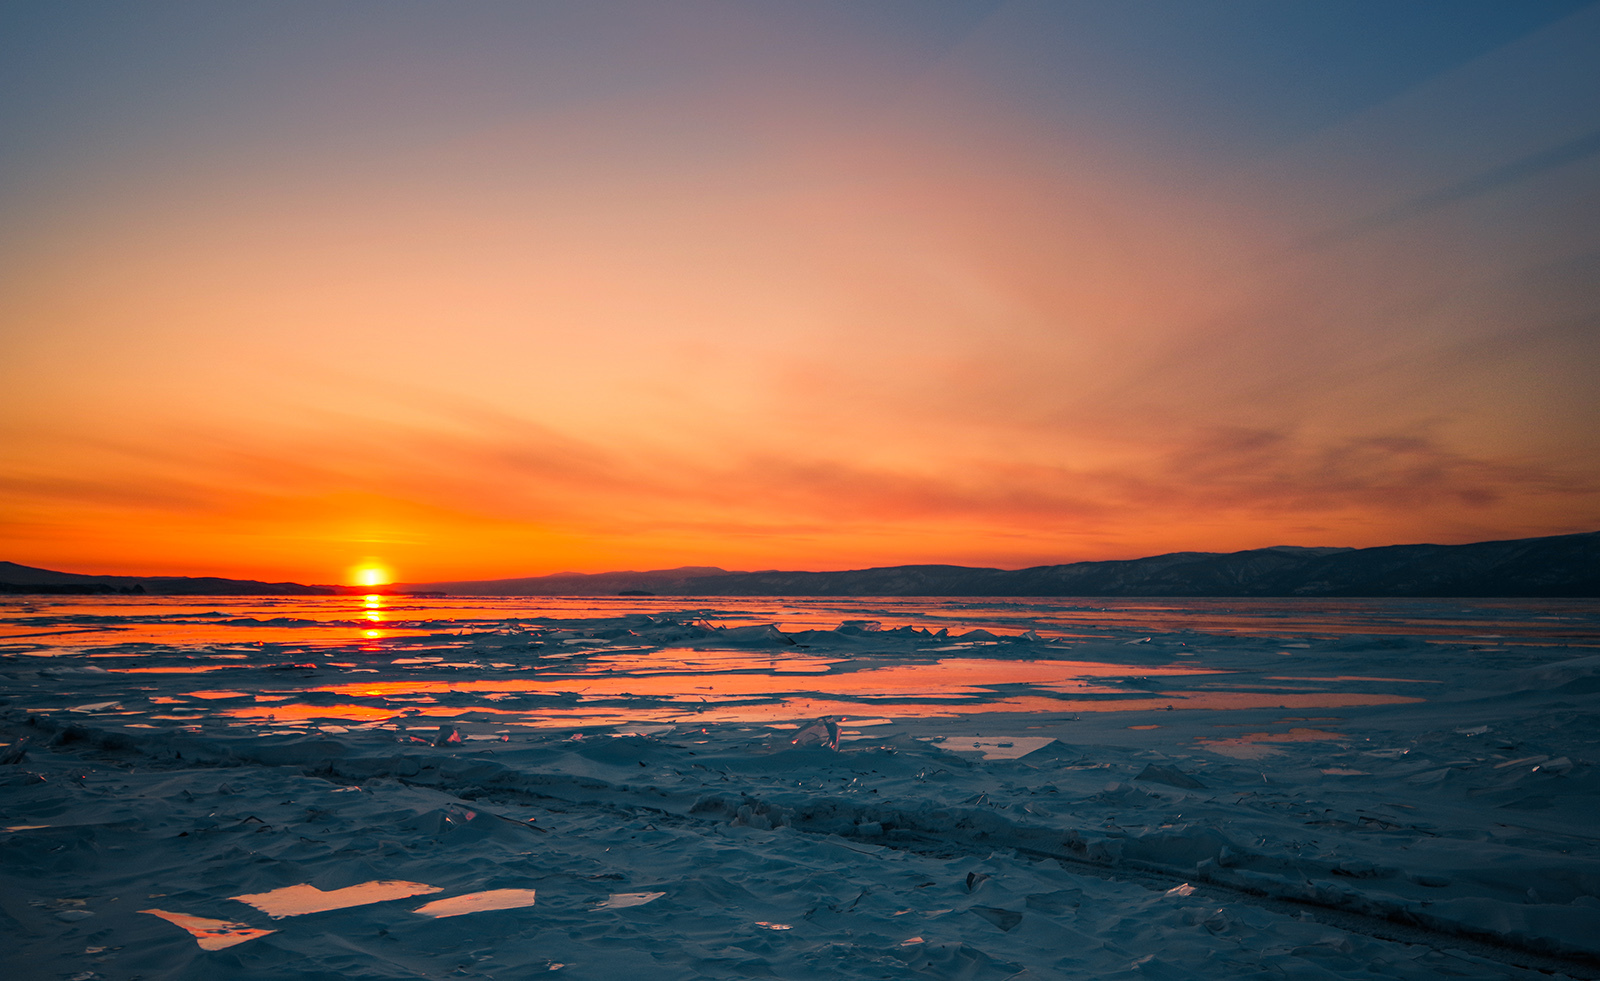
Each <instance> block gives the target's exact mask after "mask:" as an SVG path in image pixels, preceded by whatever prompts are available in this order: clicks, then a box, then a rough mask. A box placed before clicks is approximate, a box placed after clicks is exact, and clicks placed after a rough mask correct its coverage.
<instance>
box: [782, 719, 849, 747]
mask: <svg viewBox="0 0 1600 981" xmlns="http://www.w3.org/2000/svg"><path fill="white" fill-rule="evenodd" d="M789 742H790V743H791V744H792V745H795V746H822V747H824V748H827V749H838V748H839V723H838V721H837V720H835V719H834V717H833V716H831V715H824V716H823V717H822V718H820V719H818V720H816V721H815V722H812V723H810V724H808V725H805V726H802V727H801V729H800V731H799V732H797V733H795V734H794V738H793V739H791V740H789Z"/></svg>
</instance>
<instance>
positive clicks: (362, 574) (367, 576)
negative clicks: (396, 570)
mask: <svg viewBox="0 0 1600 981" xmlns="http://www.w3.org/2000/svg"><path fill="white" fill-rule="evenodd" d="M392 578H393V577H391V576H390V575H389V570H388V569H385V568H384V567H383V566H381V565H372V564H365V565H360V566H357V567H356V571H355V580H356V585H357V586H385V585H388V584H389V582H390V581H391V579H392Z"/></svg>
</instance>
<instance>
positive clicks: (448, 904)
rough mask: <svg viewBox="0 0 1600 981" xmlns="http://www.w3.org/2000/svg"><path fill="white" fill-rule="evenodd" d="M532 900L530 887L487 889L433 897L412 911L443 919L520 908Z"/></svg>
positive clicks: (529, 903) (530, 904) (532, 893)
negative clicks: (443, 897)
mask: <svg viewBox="0 0 1600 981" xmlns="http://www.w3.org/2000/svg"><path fill="white" fill-rule="evenodd" d="M533 901H534V890H532V889H489V890H486V891H484V892H469V893H467V894H466V895H465V896H451V897H450V898H449V899H435V900H434V901H433V902H431V903H426V904H424V905H422V906H418V907H417V908H416V909H415V910H413V911H412V912H414V913H421V914H422V915H423V916H432V917H435V918H438V919H443V918H445V917H447V916H462V915H465V914H467V913H485V912H488V911H490V910H497V909H522V908H524V907H527V906H532V905H533Z"/></svg>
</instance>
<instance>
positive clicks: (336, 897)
mask: <svg viewBox="0 0 1600 981" xmlns="http://www.w3.org/2000/svg"><path fill="white" fill-rule="evenodd" d="M440 891H441V890H440V888H439V887H438V886H430V885H428V884H426V883H422V882H404V881H401V880H396V879H381V880H374V881H372V882H363V883H361V884H360V885H356V886H346V887H345V888H343V889H334V890H331V891H329V892H323V891H322V890H321V889H318V888H317V887H316V886H312V885H298V886H284V887H283V888H282V889H274V890H272V891H271V892H259V893H247V894H245V895H243V896H232V897H230V898H232V899H236V900H238V901H239V902H241V903H249V904H250V905H251V906H254V907H255V908H256V909H258V910H260V911H261V912H263V913H265V914H267V915H268V916H270V917H272V918H273V919H274V920H281V919H283V918H284V917H286V916H302V915H304V914H306V913H321V912H323V911H325V910H330V909H345V908H347V907H350V906H365V905H367V904H368V903H386V902H388V901H389V900H391V899H406V898H407V897H410V896H423V895H426V894H428V893H430V892H440Z"/></svg>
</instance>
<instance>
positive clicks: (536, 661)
mask: <svg viewBox="0 0 1600 981" xmlns="http://www.w3.org/2000/svg"><path fill="white" fill-rule="evenodd" d="M1447 648H1448V649H1449V650H1450V651H1451V652H1454V653H1455V654H1456V655H1457V656H1460V657H1470V658H1471V659H1472V660H1473V662H1474V664H1475V665H1477V666H1479V667H1483V666H1489V665H1492V664H1496V663H1501V662H1506V663H1516V662H1519V661H1522V660H1529V663H1533V662H1542V661H1548V660H1551V659H1552V658H1553V657H1557V656H1561V654H1560V651H1561V650H1562V649H1567V650H1566V653H1567V655H1568V656H1573V655H1575V654H1577V653H1582V652H1584V651H1591V650H1592V651H1600V602H1596V601H1592V600H1433V599H1429V600H1401V599H1356V600H1327V599H1305V600H1282V599H1273V600H1260V599H1181V600H1172V599H1144V600H1103V599H1071V598H1068V599H1015V600H995V599H987V598H986V599H959V598H957V599H950V598H937V599H900V598H894V599H884V598H815V597H803V598H783V597H778V598H754V599H751V598H732V599H730V598H683V597H659V598H656V597H581V598H543V597H537V598H501V597H490V598H414V597H403V596H383V595H370V596H339V597H197V598H196V597H183V598H155V599H151V598H144V597H137V598H135V597H128V598H123V597H116V598H104V597H83V598H78V597H72V598H57V597H51V598H26V599H15V600H10V601H8V602H5V603H3V604H0V658H3V663H5V664H8V665H14V666H19V667H20V666H24V665H26V666H29V667H32V668H35V669H43V672H44V674H43V676H41V677H38V678H34V679H31V680H29V681H26V682H23V681H21V680H20V679H18V681H17V682H15V683H13V684H11V685H8V686H7V690H6V692H5V695H6V697H7V698H8V699H9V701H10V703H11V705H12V706H13V707H20V708H24V709H27V710H29V711H40V712H46V713H57V712H72V713H77V714H81V715H87V716H98V717H102V718H105V719H107V720H108V721H109V720H111V719H116V720H119V721H121V722H122V723H123V724H125V725H130V726H136V727H147V728H161V727H172V726H179V727H188V728H193V727H196V726H201V725H209V726H219V725H220V726H227V727H232V728H262V729H270V730H274V731H299V732H309V731H312V730H313V729H320V730H323V731H334V732H338V731H346V730H348V729H350V728H352V727H385V728H387V727H393V728H398V729H399V730H400V731H406V730H409V729H412V728H431V729H434V730H442V728H443V727H444V726H446V725H452V726H455V727H457V728H460V729H461V731H462V732H464V733H467V734H468V735H471V736H475V737H480V738H495V737H497V736H507V735H509V734H510V733H513V732H515V731H516V730H517V729H518V728H522V727H552V726H554V727H586V726H613V727H615V726H619V725H621V726H626V725H656V726H665V725H683V724H686V723H702V724H709V723H729V722H743V723H763V724H769V725H770V724H786V723H787V724H792V723H794V722H795V721H796V720H803V719H805V718H809V717H817V716H822V715H834V716H840V717H843V718H846V719H853V720H857V721H856V722H855V723H854V724H856V725H866V724H869V723H871V722H874V721H881V718H882V717H889V718H905V717H924V718H953V717H958V716H965V715H972V714H974V713H993V712H1023V713H1029V712H1038V713H1046V712H1050V713H1061V712H1069V713H1083V712H1138V711H1149V710H1152V709H1160V710H1165V709H1166V708H1168V707H1171V708H1173V709H1174V710H1176V709H1241V708H1261V707H1274V706H1275V707H1281V708H1285V709H1296V710H1301V709H1335V708H1341V707H1350V706H1356V705H1379V704H1387V703H1398V702H1407V701H1413V700H1417V699H1425V698H1427V697H1428V695H1427V688H1428V686H1429V685H1436V684H1439V683H1441V679H1440V678H1438V677H1436V676H1435V674H1436V671H1435V669H1434V668H1433V667H1431V666H1430V667H1428V668H1427V669H1423V663H1424V662H1425V661H1426V662H1428V664H1429V665H1432V664H1433V663H1434V661H1435V658H1425V657H1421V656H1419V652H1423V651H1430V649H1431V653H1432V654H1441V653H1444V651H1445V650H1446V649H1447ZM1341 651H1343V652H1349V653H1352V654H1358V655H1360V657H1359V658H1358V660H1359V661H1361V664H1360V665H1358V666H1357V667H1355V668H1351V669H1348V670H1329V669H1326V668H1319V669H1316V670H1305V669H1302V668H1300V666H1299V665H1300V664H1302V663H1306V662H1307V661H1308V660H1309V659H1310V658H1311V656H1312V655H1313V654H1323V653H1329V652H1341ZM1374 655H1376V657H1374ZM1297 656H1298V657H1299V658H1300V660H1299V661H1298V662H1297V661H1295V660H1294V658H1296V657H1297ZM1347 668H1348V666H1347ZM1380 668H1381V670H1380ZM861 720H865V721H861Z"/></svg>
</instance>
